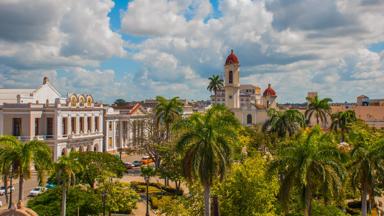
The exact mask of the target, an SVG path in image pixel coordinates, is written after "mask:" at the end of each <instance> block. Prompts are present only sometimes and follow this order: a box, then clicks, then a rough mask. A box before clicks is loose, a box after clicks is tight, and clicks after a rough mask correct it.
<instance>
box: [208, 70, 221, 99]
mask: <svg viewBox="0 0 384 216" xmlns="http://www.w3.org/2000/svg"><path fill="white" fill-rule="evenodd" d="M208 79H209V84H208V87H207V90H208V91H210V92H213V94H214V95H215V101H216V93H217V91H219V90H220V89H222V88H224V81H223V79H221V78H220V76H219V75H212V76H211V77H209V78H208Z"/></svg>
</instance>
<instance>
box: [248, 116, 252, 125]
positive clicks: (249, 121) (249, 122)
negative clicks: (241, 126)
mask: <svg viewBox="0 0 384 216" xmlns="http://www.w3.org/2000/svg"><path fill="white" fill-rule="evenodd" d="M247 124H252V115H251V114H248V115H247Z"/></svg>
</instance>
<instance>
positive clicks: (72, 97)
mask: <svg viewBox="0 0 384 216" xmlns="http://www.w3.org/2000/svg"><path fill="white" fill-rule="evenodd" d="M76 104H77V98H76V96H75V95H72V96H71V106H72V107H75V106H76Z"/></svg>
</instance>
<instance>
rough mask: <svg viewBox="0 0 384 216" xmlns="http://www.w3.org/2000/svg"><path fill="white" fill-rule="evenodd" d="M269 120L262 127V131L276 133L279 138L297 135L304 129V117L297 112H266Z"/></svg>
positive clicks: (271, 110) (272, 110) (273, 110)
mask: <svg viewBox="0 0 384 216" xmlns="http://www.w3.org/2000/svg"><path fill="white" fill-rule="evenodd" d="M268 116H269V119H268V120H267V121H266V122H265V123H264V125H263V131H267V132H272V133H276V134H277V135H278V136H279V137H289V136H293V135H295V134H297V133H298V132H299V131H300V130H301V129H302V128H303V127H305V117H304V115H303V114H302V113H301V112H299V111H298V110H287V111H277V110H275V109H269V110H268Z"/></svg>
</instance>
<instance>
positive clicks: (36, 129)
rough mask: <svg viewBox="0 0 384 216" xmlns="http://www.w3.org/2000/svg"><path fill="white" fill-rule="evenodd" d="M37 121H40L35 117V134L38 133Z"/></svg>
mask: <svg viewBox="0 0 384 216" xmlns="http://www.w3.org/2000/svg"><path fill="white" fill-rule="evenodd" d="M39 122H40V119H39V118H35V136H38V135H39Z"/></svg>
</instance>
